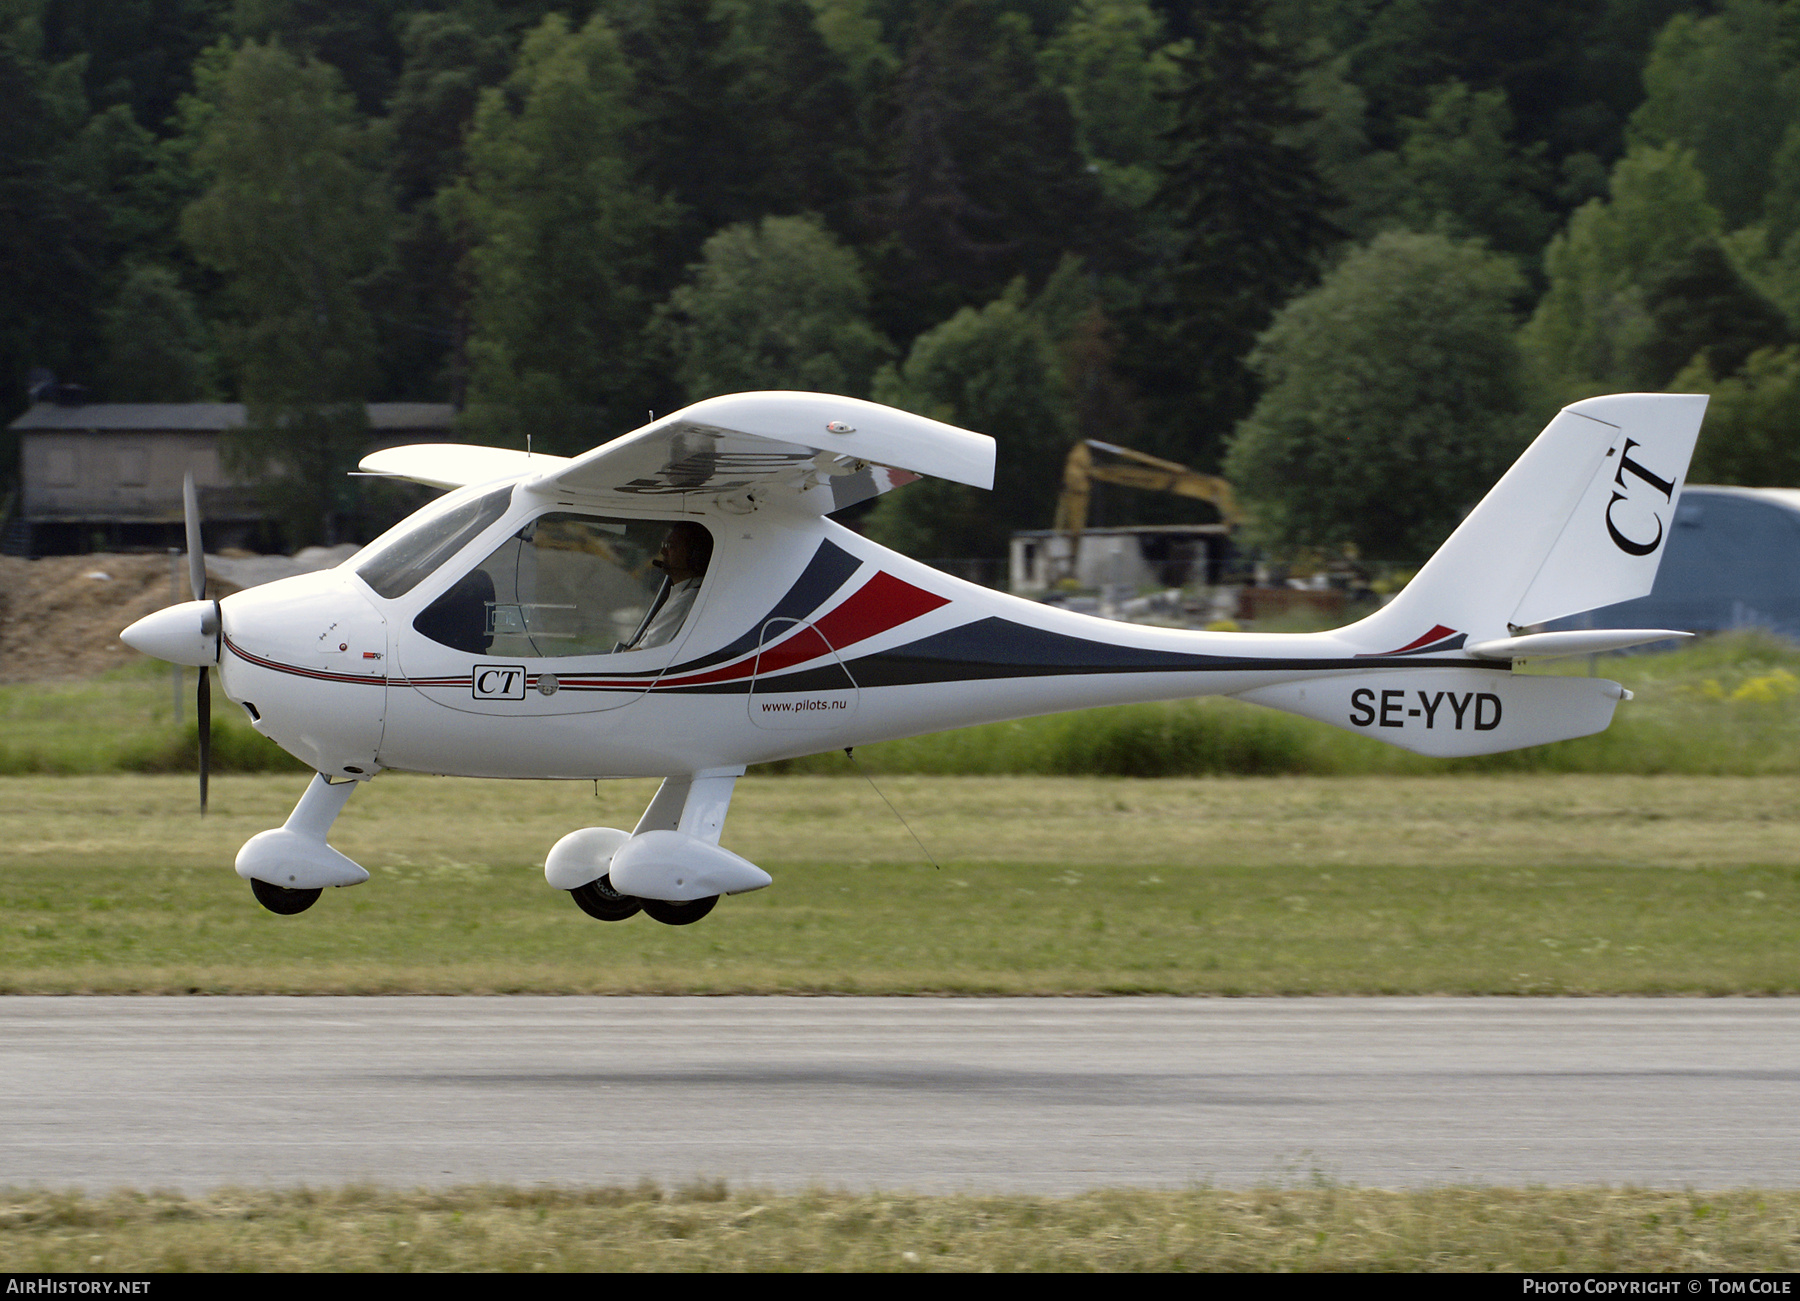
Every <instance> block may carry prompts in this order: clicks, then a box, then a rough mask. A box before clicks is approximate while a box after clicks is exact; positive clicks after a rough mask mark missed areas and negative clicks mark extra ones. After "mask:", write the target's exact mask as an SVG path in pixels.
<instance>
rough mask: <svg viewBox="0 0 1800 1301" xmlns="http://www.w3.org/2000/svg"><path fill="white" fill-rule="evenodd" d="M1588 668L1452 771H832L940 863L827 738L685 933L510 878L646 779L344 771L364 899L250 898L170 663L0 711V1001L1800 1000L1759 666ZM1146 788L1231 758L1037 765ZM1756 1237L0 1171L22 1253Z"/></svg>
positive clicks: (266, 788) (1167, 714)
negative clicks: (88, 997)
mask: <svg viewBox="0 0 1800 1301" xmlns="http://www.w3.org/2000/svg"><path fill="white" fill-rule="evenodd" d="M1573 667H1574V668H1575V670H1576V671H1581V670H1582V669H1583V666H1580V665H1577V666H1573ZM1601 671H1602V672H1604V673H1607V674H1608V675H1610V676H1614V677H1616V678H1619V679H1622V680H1624V681H1626V683H1627V685H1630V686H1632V687H1633V688H1634V689H1635V690H1637V691H1638V692H1639V694H1640V700H1639V701H1637V702H1633V703H1632V704H1631V705H1628V706H1626V707H1624V708H1623V709H1622V710H1621V712H1620V718H1619V721H1618V722H1616V723H1615V725H1614V727H1613V728H1612V729H1611V730H1610V731H1609V732H1607V733H1606V734H1603V735H1602V736H1601V737H1597V738H1592V739H1589V740H1585V741H1577V742H1571V743H1567V744H1566V745H1564V746H1557V747H1547V748H1545V749H1544V750H1543V751H1534V752H1526V754H1525V755H1522V756H1519V757H1517V758H1508V757H1506V756H1500V757H1498V758H1497V759H1495V760H1489V761H1478V762H1475V763H1465V764H1462V765H1443V764H1434V763H1431V762H1429V761H1425V760H1420V759H1417V758H1416V757H1414V756H1410V755H1406V754H1404V753H1402V752H1399V751H1393V750H1389V749H1387V748H1386V747H1381V746H1378V745H1375V744H1373V743H1371V742H1368V741H1367V740H1365V739H1363V738H1359V737H1355V736H1350V735H1348V734H1345V733H1340V732H1337V731H1334V730H1333V729H1329V728H1325V727H1322V726H1318V725H1315V724H1310V723H1307V722H1305V721H1303V720H1297V719H1290V718H1287V717H1285V716H1281V715H1275V714H1270V713H1267V712H1266V711H1258V710H1253V709H1250V708H1249V707H1243V706H1238V705H1236V704H1235V702H1229V701H1223V702H1220V701H1213V702H1202V703H1198V704H1188V705H1178V706H1171V707H1160V706H1159V707H1144V708H1141V709H1128V710H1116V711H1101V712H1097V713H1095V714H1091V715H1084V716H1079V717H1075V718H1067V719H1061V718H1051V719H1044V720H1033V721H1030V722H1026V723H1021V724H1008V725H1001V726H999V727H995V728H983V729H971V730H970V731H967V732H961V733H952V734H948V735H947V736H943V737H937V738H922V739H920V740H918V741H910V742H899V743H895V744H894V745H892V746H886V747H870V748H869V749H868V750H867V751H859V752H858V760H859V761H860V763H861V764H862V766H863V768H864V769H865V770H866V771H870V772H873V773H875V774H877V779H878V781H879V784H880V786H881V789H882V791H883V792H885V794H886V795H887V797H888V798H889V799H891V800H892V802H893V803H894V805H896V806H897V807H898V808H899V809H900V811H901V812H902V813H903V814H904V815H905V816H906V818H907V819H908V821H909V822H910V823H911V824H912V827H913V829H914V830H915V831H916V832H917V833H918V835H919V837H920V838H921V839H922V840H923V841H924V843H925V845H926V846H927V848H928V851H929V853H930V855H932V856H933V857H935V858H936V859H937V861H938V862H939V863H940V864H941V867H938V866H933V865H932V863H931V862H929V861H927V858H926V856H925V854H924V853H922V852H921V850H920V849H919V847H918V846H917V845H916V844H915V843H914V841H913V839H912V836H911V835H910V834H909V833H908V831H906V830H905V829H904V828H903V827H902V826H901V825H900V824H899V823H898V822H897V821H896V820H895V819H894V816H893V814H892V813H890V812H889V810H888V808H887V807H886V804H885V803H884V802H883V800H882V798H881V796H880V795H878V794H877V793H876V792H875V791H873V790H871V788H870V786H869V785H868V784H867V783H866V782H864V781H862V780H860V779H859V778H857V777H856V776H855V774H854V770H852V769H851V768H850V767H849V765H848V764H847V763H846V762H845V760H844V759H843V758H842V756H839V755H829V756H821V757H820V758H818V759H815V760H808V761H805V762H803V763H797V764H792V765H787V766H786V768H787V770H786V771H785V773H782V774H774V773H764V774H753V775H752V776H750V777H748V778H746V779H745V780H744V781H742V782H741V783H740V784H739V789H738V794H737V797H736V799H735V800H734V803H733V810H732V815H731V819H730V822H729V823H728V826H727V830H726V838H725V843H726V844H727V845H728V846H730V847H731V848H733V849H736V850H738V851H739V852H741V853H743V854H745V855H746V856H747V857H749V858H751V859H752V860H754V861H756V862H759V863H761V864H762V865H764V866H765V867H767V868H768V869H769V870H770V871H771V872H772V873H773V874H774V876H775V885H774V886H773V887H771V888H770V889H768V890H764V891H761V892H758V893H756V894H752V895H747V896H743V897H740V898H736V899H727V900H724V901H722V902H721V904H720V906H719V908H718V909H717V910H716V911H715V912H714V913H713V915H712V916H710V917H708V918H707V919H706V920H705V921H703V922H701V923H700V924H698V925H696V926H692V927H686V928H669V927H663V926H659V925H656V924H655V923H653V922H651V921H650V920H649V919H647V918H643V917H639V918H636V919H633V920H632V921H629V922H625V923H620V924H611V925H609V924H606V923H601V922H596V921H593V920H591V919H589V918H587V917H586V916H584V915H583V914H581V913H580V912H579V911H578V910H576V909H575V908H574V907H573V905H572V904H571V903H570V901H569V900H568V899H567V898H566V897H565V896H563V895H562V894H560V893H559V892H556V891H552V890H550V889H549V888H548V887H546V886H545V885H544V882H543V877H542V861H543V855H544V853H545V851H546V850H547V849H548V847H549V846H550V845H551V844H552V843H553V842H554V841H555V840H556V839H557V838H558V837H559V836H561V835H562V834H563V833H564V832H566V831H568V830H570V829H571V828H573V827H577V826H583V825H611V826H623V827H629V826H631V825H632V824H633V822H634V821H635V819H636V817H637V815H638V813H639V812H640V810H641V809H642V808H643V806H644V804H645V803H646V802H647V801H648V799H649V796H650V793H651V791H652V789H653V785H654V784H653V783H648V782H616V783H601V784H599V785H598V787H590V786H588V785H583V784H571V783H495V782H472V781H455V780H444V779H429V778H417V777H408V776H404V775H397V774H388V775H384V776H383V777H382V778H381V779H379V780H378V781H375V782H373V783H371V784H370V785H369V786H368V787H367V788H366V789H364V790H361V791H359V792H357V794H356V796H355V797H354V799H353V800H352V801H351V803H350V805H349V807H348V809H347V810H346V812H345V814H344V815H343V817H342V818H341V819H340V820H339V822H338V824H337V827H336V829H335V831H334V834H333V843H335V844H336V845H338V846H339V847H340V848H341V849H343V850H344V851H345V852H346V853H348V854H349V855H350V856H351V857H353V858H355V859H357V860H358V861H360V862H362V863H363V864H364V865H365V866H367V867H368V868H369V869H370V870H371V872H372V873H373V879H372V880H371V881H370V882H369V883H367V884H366V885H363V886H359V887H356V888H354V889H351V890H344V891H332V892H328V893H327V895H326V897H325V898H324V899H322V900H321V901H320V903H319V905H318V906H317V907H315V908H314V909H313V910H312V911H311V912H308V913H306V914H304V915H302V916H299V917H294V918H279V917H275V916H272V915H271V914H268V913H266V912H264V911H263V910H262V909H260V908H258V907H257V906H256V905H255V904H254V902H253V901H252V899H251V897H250V894H249V891H248V888H247V887H246V886H245V884H244V883H243V882H242V881H240V880H239V879H238V878H237V877H236V875H235V874H234V873H233V872H232V870H231V863H232V859H233V856H234V855H235V853H236V851H237V847H238V846H239V845H240V844H241V843H242V842H243V841H244V840H245V839H247V838H248V837H249V836H250V835H252V834H254V833H255V832H256V831H259V830H262V829H263V828H265V827H270V826H274V825H277V824H279V823H280V822H281V820H282V819H283V818H285V817H286V815H287V813H288V811H289V809H291V807H292V806H293V803H294V801H295V799H296V798H298V795H299V793H300V790H301V789H302V787H303V785H304V781H305V776H304V774H303V773H300V772H299V771H297V770H290V771H287V772H280V773H271V774H268V775H256V774H255V773H254V772H250V773H239V774H233V775H224V776H221V777H218V778H216V779H215V782H214V794H213V810H214V811H213V814H212V815H211V816H209V817H208V818H206V819H205V820H204V821H201V820H200V819H199V818H198V817H197V816H196V815H195V811H194V805H195V789H194V781H193V778H192V777H191V776H190V775H187V774H186V773H181V775H175V774H176V773H177V772H179V771H180V770H181V769H183V768H184V767H185V766H186V765H187V764H188V763H189V762H190V759H189V753H190V752H191V740H188V741H186V742H184V741H183V739H182V738H181V736H180V735H179V734H178V733H177V732H176V731H175V730H174V729H172V728H171V727H170V720H169V714H170V712H171V706H170V703H169V697H170V690H169V685H168V678H167V676H166V673H165V672H156V671H139V670H135V669H134V670H129V671H126V672H124V673H121V674H117V675H114V676H113V677H111V678H108V679H105V680H103V681H101V682H98V683H81V684H69V685H66V686H57V687H43V686H34V687H30V688H19V687H10V688H0V728H3V729H4V730H3V732H0V735H3V736H4V738H5V739H4V741H3V742H0V771H4V772H8V773H14V774H34V773H35V774H47V773H61V774H72V775H62V776H48V775H14V776H8V777H0V992H15V993H17V992H33V993H77V992H87V991H92V992H142V993H173V992H186V991H195V992H205V993H254V992H281V993H319V994H329V993H336V992H358V993H381V992H438V993H475V992H482V993H487V992H509V991H530V992H570V993H577V992H579V993H604V992H671V993H676V992H681V993H724V992H736V991H751V992H817V993H835V992H844V993H850V992H855V993H895V994H920V993H930V994H937V993H971V994H973V993H981V994H994V993H999V994H1007V993H1019V994H1027V993H1032V994H1036V993H1059V994H1071V995H1079V994H1096V993H1137V992H1144V993H1175V994H1194V995H1240V994H1242V995H1248V994H1284V993H1309V994H1339V993H1341V994H1351V993H1359V994H1366V993H1378V994H1379V993H1394V994H1430V993H1444V994H1465V993H1466V994H1516V995H1517V994H1522V995H1530V994H1550V993H1558V994H1562V993H1587V994H1646V993H1647V994H1657V993H1704V994H1777V995H1780V994H1793V993H1796V992H1800V957H1796V956H1795V955H1796V954H1800V783H1796V782H1795V781H1794V780H1793V778H1794V776H1795V775H1796V774H1800V692H1797V691H1796V688H1797V687H1800V656H1796V655H1795V654H1794V653H1793V652H1792V651H1790V650H1788V649H1787V648H1784V647H1780V646H1775V645H1772V644H1766V643H1759V642H1755V641H1719V642H1714V643H1711V644H1709V645H1708V646H1705V647H1701V648H1697V649H1696V650H1694V651H1689V652H1683V653H1682V654H1681V655H1677V656H1667V657H1641V658H1638V659H1623V660H1615V661H1611V662H1608V663H1605V664H1603V665H1602V666H1601ZM189 708H190V709H191V706H189ZM221 713H222V714H223V711H221ZM219 749H220V751H221V754H222V757H223V758H224V759H225V760H226V766H228V767H231V768H236V769H239V770H243V769H250V770H254V769H257V768H264V767H277V766H282V765H284V764H285V761H284V759H283V758H282V756H280V755H279V753H278V752H275V751H273V749H272V747H269V746H268V745H267V743H266V742H263V741H262V740H261V739H260V738H258V737H255V736H254V735H253V734H252V733H250V732H248V730H247V729H245V728H243V727H241V726H237V725H234V726H233V727H232V729H231V731H230V733H229V735H228V737H227V738H226V739H225V740H224V742H223V743H222V744H221V745H220V746H219ZM121 769H128V770H135V771H132V772H123V773H122V772H121V771H120V770H121ZM1015 770H1016V771H1018V772H1023V773H1026V774H1035V775H997V774H1000V773H1003V772H1009V771H1015ZM146 771H147V772H149V773H152V774H155V773H158V772H159V771H160V772H162V773H166V774H167V775H138V774H139V773H142V772H146ZM1169 771H1186V772H1201V773H1206V772H1219V771H1234V772H1249V773H1253V774H1261V775H1253V776H1231V777H1220V776H1211V777H1194V776H1185V777H1162V778H1160V779H1154V780H1151V779H1145V778H1143V777H1141V776H1116V775H1115V776H1099V777H1096V776H1069V775H1055V774H1067V773H1078V772H1079V773H1093V772H1100V773H1141V772H1152V773H1156V772H1169ZM824 774H834V775H824ZM928 774H940V775H928ZM942 774H948V775H942ZM1797 1242H1800V1194H1793V1193H1788V1192H1757V1191H1737V1192H1727V1193H1716V1194H1715V1193H1704V1194H1703V1193H1685V1194H1673V1193H1662V1192H1650V1191H1645V1190H1634V1189H1571V1190H1556V1189H1529V1190H1505V1189H1433V1190H1423V1191H1416V1192H1404V1193H1395V1192H1384V1191H1380V1190H1373V1189H1354V1188H1341V1187H1332V1186H1314V1185H1308V1186H1303V1187H1279V1188H1271V1189H1265V1190H1262V1191H1259V1192H1252V1193H1238V1192H1226V1191H1221V1190H1212V1189H1195V1190H1191V1191H1189V1192H1185V1193H1152V1192H1136V1191H1130V1190H1116V1191H1111V1192H1100V1193H1093V1194H1089V1195H1087V1196H1084V1197H1078V1198H1066V1199H1051V1198H1030V1197H1008V1198H959V1197H912V1196H901V1195H867V1196H851V1195H846V1194H838V1193H832V1192H817V1193H812V1194H805V1195H800V1196H788V1195H775V1194H761V1193H758V1192H756V1191H755V1190H750V1189H726V1188H724V1187H719V1186H711V1185H708V1186H700V1187H696V1188H691V1189H677V1190H658V1189H655V1188H651V1187H648V1186H646V1187H642V1188H636V1189H604V1188H602V1189H585V1190H555V1189H532V1190H520V1189H462V1190H447V1191H442V1192H435V1193H425V1192H405V1191H402V1190H391V1189H368V1188H346V1189H337V1190H328V1191H313V1192H307V1191H304V1190H303V1191H297V1192H271V1191H257V1192H244V1191H232V1190H225V1191H221V1192H219V1193H217V1194H214V1195H212V1196H210V1197H203V1198H191V1199H189V1198H181V1197H173V1196H163V1195H153V1194H131V1193H119V1194H116V1195H113V1196H109V1197H93V1198H87V1197H81V1196H78V1195H73V1194H57V1193H51V1192H41V1191H30V1192H26V1191H13V1192H3V1191H0V1270H22V1271H40V1270H59V1269H63V1270H67V1269H75V1270H107V1271H111V1270H124V1271H152V1270H154V1271H162V1270H182V1269H201V1270H240V1269H247V1270H255V1269H291V1270H313V1269H325V1270H355V1269H369V1270H421V1269H432V1270H463V1269H472V1270H512V1271H530V1270H565V1269H577V1270H630V1269H693V1270H699V1269H737V1270H746V1269H783V1270H791V1269H857V1270H889V1269H893V1270H908V1269H959V1270H977V1269H1009V1270H1028V1269H1106V1270H1123V1269H1138V1270H1149V1269H1215V1270H1217V1269H1223V1270H1287V1269H1296V1270H1360V1269H1367V1270H1433V1269H1444V1270H1480V1269H1497V1270H1617V1271H1651V1270H1688V1271H1718V1270H1743V1271H1765V1270H1790V1269H1793V1268H1795V1264H1796V1261H1795V1258H1796V1256H1797V1255H1800V1248H1797V1247H1796V1243H1797Z"/></svg>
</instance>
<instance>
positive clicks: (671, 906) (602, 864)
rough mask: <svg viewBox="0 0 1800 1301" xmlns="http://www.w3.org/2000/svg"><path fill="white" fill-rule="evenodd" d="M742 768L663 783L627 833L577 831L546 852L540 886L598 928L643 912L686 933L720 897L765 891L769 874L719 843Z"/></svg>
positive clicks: (598, 829) (597, 829) (711, 770)
mask: <svg viewBox="0 0 1800 1301" xmlns="http://www.w3.org/2000/svg"><path fill="white" fill-rule="evenodd" d="M743 771H744V770H743V768H741V767H738V768H709V769H706V770H704V771H701V772H697V773H694V774H693V775H692V776H686V777H669V778H667V779H665V780H664V782H663V784H662V785H661V786H660V787H659V788H658V789H657V792H656V796H655V798H654V799H652V800H651V801H650V807H649V808H647V809H645V810H644V816H643V817H642V818H640V819H638V824H637V828H636V829H635V830H633V831H620V830H619V829H617V828H615V827H583V828H581V830H579V831H571V832H570V833H569V834H568V835H566V836H564V837H563V838H562V839H561V840H559V841H557V842H556V844H554V845H552V846H551V848H550V854H549V856H548V857H547V858H545V859H544V880H545V882H546V883H547V884H549V885H550V886H552V887H553V888H555V889H558V890H566V891H568V893H569V894H570V895H571V896H572V897H573V898H574V900H575V905H576V907H578V908H580V909H581V911H582V912H584V913H586V914H587V915H588V916H589V917H598V918H599V919H600V920H601V921H603V922H622V921H624V920H625V919H626V918H628V917H631V916H634V915H635V914H637V913H640V912H641V913H647V914H648V915H649V916H650V917H651V918H653V919H654V920H656V921H659V922H661V923H662V924H663V925H665V926H688V925H691V924H692V923H694V922H697V921H699V920H700V919H701V918H702V917H704V916H706V914H707V913H709V912H711V911H712V910H713V906H714V905H715V904H717V903H718V902H719V896H720V895H722V894H743V893H744V892H745V891H747V890H760V889H762V888H763V887H764V886H765V885H767V884H769V874H768V873H767V872H765V871H763V870H762V869H761V868H760V867H758V866H757V865H756V864H755V863H752V862H750V861H749V860H748V859H746V858H740V857H739V856H738V855H736V854H734V853H732V852H731V851H730V850H729V849H725V848H722V847H721V846H720V844H719V832H720V830H721V828H723V827H724V825H725V810H726V809H727V807H729V805H730V804H731V788H732V785H733V784H734V783H735V782H736V781H737V779H738V777H739V776H741V775H742V773H743Z"/></svg>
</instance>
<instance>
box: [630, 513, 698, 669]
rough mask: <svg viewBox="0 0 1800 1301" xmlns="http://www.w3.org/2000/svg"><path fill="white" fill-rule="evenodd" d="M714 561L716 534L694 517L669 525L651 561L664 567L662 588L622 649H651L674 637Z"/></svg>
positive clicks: (657, 565)
mask: <svg viewBox="0 0 1800 1301" xmlns="http://www.w3.org/2000/svg"><path fill="white" fill-rule="evenodd" d="M711 561H712V534H710V533H708V532H707V531H706V530H705V529H704V528H702V527H701V526H700V525H698V524H696V523H694V522H693V521H692V520H682V521H681V522H680V523H678V524H675V525H674V526H673V527H671V528H670V529H669V534H668V536H667V537H665V538H664V539H663V544H662V550H660V551H658V552H657V553H656V559H655V560H652V561H651V562H650V563H651V564H653V565H655V566H656V567H657V568H658V569H660V570H662V571H663V584H662V590H661V591H660V592H658V593H657V594H656V600H655V601H654V602H653V603H652V604H651V606H650V612H649V613H648V614H646V615H645V616H644V621H643V623H641V624H639V625H638V630H637V633H636V634H635V635H634V636H633V637H632V638H631V640H630V641H628V642H625V643H624V644H622V645H621V646H620V647H619V649H620V650H648V649H650V648H651V647H652V646H661V645H663V644H664V643H665V642H667V641H670V640H671V639H673V638H674V636H675V633H676V630H677V629H679V628H680V627H681V625H682V623H683V621H685V620H686V619H687V616H688V611H689V610H691V609H692V608H693V606H694V597H695V596H696V595H697V594H698V593H699V591H700V580H701V579H702V578H704V577H705V576H706V566H707V565H708V564H710V563H711Z"/></svg>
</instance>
